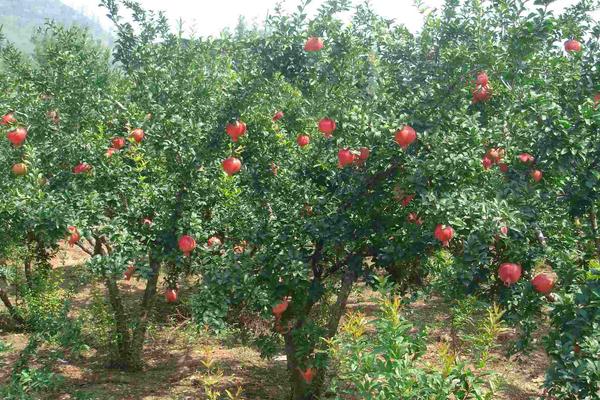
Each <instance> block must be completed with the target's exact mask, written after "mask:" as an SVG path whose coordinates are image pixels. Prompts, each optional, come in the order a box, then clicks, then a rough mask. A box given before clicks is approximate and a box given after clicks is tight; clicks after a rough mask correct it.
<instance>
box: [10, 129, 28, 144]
mask: <svg viewBox="0 0 600 400" xmlns="http://www.w3.org/2000/svg"><path fill="white" fill-rule="evenodd" d="M6 138H7V139H8V141H9V142H11V143H12V144H13V146H15V147H19V146H21V145H22V144H23V142H24V141H25V139H27V129H25V128H23V127H20V128H17V129H14V130H12V131H10V132H8V133H7V134H6Z"/></svg>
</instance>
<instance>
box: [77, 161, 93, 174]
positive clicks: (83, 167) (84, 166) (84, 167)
mask: <svg viewBox="0 0 600 400" xmlns="http://www.w3.org/2000/svg"><path fill="white" fill-rule="evenodd" d="M91 170H92V166H91V165H89V164H88V163H79V164H77V165H76V166H74V167H73V173H74V174H83V173H85V172H90V171H91Z"/></svg>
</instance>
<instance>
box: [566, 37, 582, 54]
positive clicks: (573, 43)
mask: <svg viewBox="0 0 600 400" xmlns="http://www.w3.org/2000/svg"><path fill="white" fill-rule="evenodd" d="M565 50H566V51H567V52H569V53H571V52H579V51H581V43H579V41H577V40H575V39H569V40H567V41H566V42H565Z"/></svg>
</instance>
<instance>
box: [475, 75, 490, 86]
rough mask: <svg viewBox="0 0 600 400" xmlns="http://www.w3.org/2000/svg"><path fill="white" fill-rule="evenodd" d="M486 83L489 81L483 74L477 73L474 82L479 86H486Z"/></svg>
mask: <svg viewBox="0 0 600 400" xmlns="http://www.w3.org/2000/svg"><path fill="white" fill-rule="evenodd" d="M488 81H489V78H488V76H487V74H486V73H485V72H480V73H478V74H477V79H475V82H476V83H477V84H478V85H481V86H487V84H488Z"/></svg>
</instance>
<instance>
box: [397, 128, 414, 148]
mask: <svg viewBox="0 0 600 400" xmlns="http://www.w3.org/2000/svg"><path fill="white" fill-rule="evenodd" d="M395 139H396V143H398V144H399V145H400V147H402V148H403V149H404V150H406V149H407V148H408V146H410V145H411V144H412V143H413V142H414V141H415V140H417V132H416V131H415V130H414V129H413V128H412V126H410V125H406V126H404V127H403V128H402V129H400V130H399V131H397V132H396V135H395Z"/></svg>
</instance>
